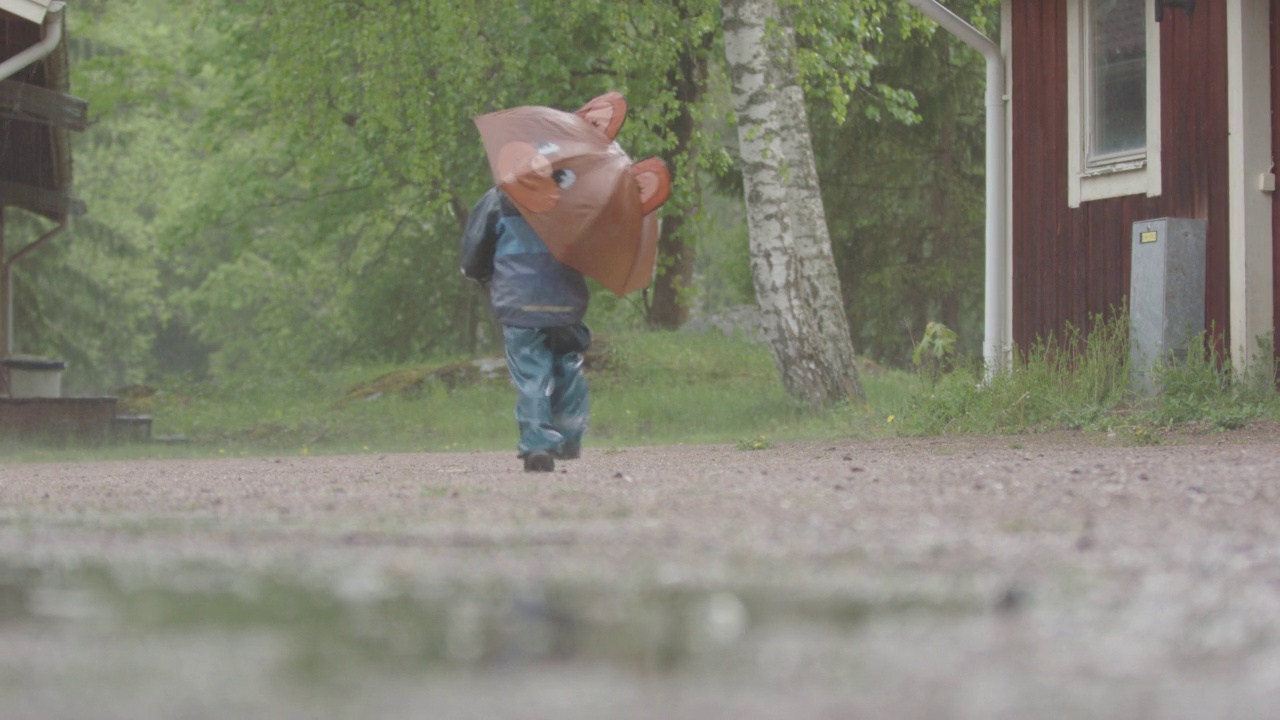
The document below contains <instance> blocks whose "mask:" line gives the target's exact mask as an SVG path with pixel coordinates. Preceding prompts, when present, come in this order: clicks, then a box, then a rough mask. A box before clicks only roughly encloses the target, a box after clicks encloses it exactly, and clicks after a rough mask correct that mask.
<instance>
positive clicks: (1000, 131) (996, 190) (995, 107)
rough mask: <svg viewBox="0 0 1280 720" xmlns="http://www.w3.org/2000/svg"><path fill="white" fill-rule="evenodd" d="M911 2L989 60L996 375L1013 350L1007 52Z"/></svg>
mask: <svg viewBox="0 0 1280 720" xmlns="http://www.w3.org/2000/svg"><path fill="white" fill-rule="evenodd" d="M906 1H907V4H909V5H911V6H912V7H914V8H915V9H917V10H919V11H920V12H922V13H924V14H925V15H927V16H929V17H930V18H931V19H932V20H933V21H934V22H936V23H938V24H939V25H941V26H942V27H943V29H945V30H946V31H947V32H949V33H951V34H952V35H954V36H956V37H957V38H958V39H960V40H961V41H962V42H964V44H966V45H968V46H969V47H971V48H973V49H974V50H977V51H978V52H980V53H982V56H983V57H984V58H986V61H987V93H986V103H987V154H986V180H987V190H986V193H987V227H986V300H985V303H986V314H985V318H986V319H985V322H984V336H983V341H982V355H983V358H984V359H985V361H986V374H987V377H988V378H990V377H991V375H992V374H993V373H994V372H995V371H996V370H998V369H1000V368H1002V367H1003V366H1004V364H1005V360H1006V357H1007V353H1008V350H1009V348H1007V347H1005V345H1004V337H1005V334H1004V318H1005V308H1006V307H1007V304H1006V297H1005V291H1004V288H1005V268H1006V267H1007V266H1006V263H1005V238H1004V232H1003V228H1004V213H1005V166H1004V158H1005V143H1006V131H1005V119H1004V56H1003V55H1002V54H1001V52H1000V46H999V45H996V44H995V42H993V41H992V40H991V39H990V38H988V37H987V36H986V35H983V34H982V33H980V32H978V30H977V28H975V27H973V26H972V25H970V24H969V23H967V22H965V21H964V20H963V19H961V18H960V17H959V16H957V15H956V14H955V13H953V12H951V11H950V10H948V9H947V8H945V7H943V6H942V5H941V4H939V3H938V2H937V0H906Z"/></svg>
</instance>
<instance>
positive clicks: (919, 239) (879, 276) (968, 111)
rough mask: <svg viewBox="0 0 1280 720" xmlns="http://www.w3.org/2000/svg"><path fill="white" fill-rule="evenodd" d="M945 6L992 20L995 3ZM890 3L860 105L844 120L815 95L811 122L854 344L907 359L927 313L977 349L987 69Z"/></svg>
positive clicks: (878, 19) (879, 22)
mask: <svg viewBox="0 0 1280 720" xmlns="http://www.w3.org/2000/svg"><path fill="white" fill-rule="evenodd" d="M947 5H948V7H949V8H951V9H952V10H953V11H955V12H957V13H958V14H960V15H961V16H962V17H965V18H967V19H969V20H971V21H973V22H976V23H977V24H979V26H981V25H982V24H983V23H986V24H988V25H991V24H994V23H991V22H990V20H993V19H994V18H995V17H996V9H997V8H996V6H997V3H994V2H990V1H989V0H967V1H962V2H949V3H947ZM894 10H895V11H894V12H888V13H881V14H879V15H876V16H874V17H873V25H874V27H875V28H876V29H877V32H876V33H875V34H874V36H873V39H872V40H870V41H868V42H867V43H865V44H864V45H863V49H862V52H863V53H865V54H866V55H867V56H869V57H872V58H873V59H874V61H875V62H874V63H873V64H871V65H868V66H865V72H866V73H867V74H866V79H865V81H863V83H862V85H861V86H860V90H859V92H858V93H857V94H856V95H855V96H854V98H855V102H854V103H853V108H855V109H856V112H851V113H849V114H848V117H847V121H845V122H843V123H841V122H840V121H839V117H838V115H837V116H836V117H833V116H832V115H833V114H832V113H826V112H821V111H820V110H821V108H820V106H818V105H815V104H814V103H813V102H811V113H810V122H811V124H812V127H813V135H814V152H815V157H816V160H817V165H818V172H819V175H820V178H821V183H822V195H823V203H824V205H825V208H826V214H827V223H828V227H829V230H830V234H831V242H832V250H833V252H834V254H835V259H836V265H837V268H838V269H839V272H840V282H841V286H842V290H843V292H844V297H845V306H846V307H847V308H848V313H849V317H850V329H851V331H852V333H853V341H854V346H855V347H856V348H858V351H859V352H860V353H862V354H865V355H868V356H870V357H872V358H873V359H875V360H877V361H878V362H882V363H886V364H891V365H895V366H899V367H907V366H909V365H910V364H911V358H912V354H913V351H914V347H913V342H912V338H913V336H914V337H918V336H919V335H920V333H921V332H922V330H923V328H924V327H925V323H926V321H927V320H929V319H935V320H939V321H941V322H942V323H944V324H945V325H947V326H948V327H950V328H952V329H954V330H955V331H956V332H957V333H958V334H959V336H960V337H961V338H962V344H963V347H961V348H959V350H961V351H963V352H965V353H977V352H979V350H980V348H979V346H978V345H977V344H976V340H977V339H979V338H981V308H982V295H981V292H982V247H983V244H982V243H983V218H984V216H983V207H984V205H983V193H984V177H985V169H984V156H983V150H982V148H983V147H984V142H985V140H984V117H985V109H984V107H983V92H984V86H983V83H984V77H985V76H984V71H983V68H984V63H983V59H982V57H981V56H980V55H979V54H978V53H975V52H973V51H972V50H970V49H969V48H967V47H966V46H964V45H963V43H961V42H960V41H959V40H957V39H956V38H955V37H953V36H952V35H951V34H950V33H947V32H945V31H939V30H935V28H936V26H935V25H934V24H933V22H932V21H929V20H927V19H924V16H923V14H922V13H919V12H916V11H914V10H912V9H910V8H906V7H905V6H902V5H896V6H895V7H894ZM845 27H847V26H843V25H830V26H829V29H830V31H831V32H841V31H843V28H845ZM850 32H853V31H852V30H850ZM966 339H967V340H966Z"/></svg>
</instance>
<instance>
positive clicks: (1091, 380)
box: [0, 317, 1280, 461]
mask: <svg viewBox="0 0 1280 720" xmlns="http://www.w3.org/2000/svg"><path fill="white" fill-rule="evenodd" d="M1127 337H1128V328H1127V325H1126V324H1125V323H1124V322H1123V318H1121V319H1118V320H1117V319H1112V320H1107V321H1104V320H1103V319H1102V318H1100V317H1099V318H1097V319H1096V322H1095V323H1094V327H1093V328H1092V329H1091V330H1090V331H1089V332H1088V333H1082V332H1079V331H1076V330H1074V329H1071V328H1068V331H1067V333H1065V334H1064V336H1063V338H1061V339H1060V340H1053V339H1050V340H1048V341H1044V342H1040V343H1037V344H1036V345H1034V346H1032V347H1031V348H1029V349H1027V350H1026V351H1020V352H1016V353H1014V355H1015V358H1016V360H1015V361H1014V362H1013V363H1012V364H1011V365H1010V367H1008V368H1006V369H1004V370H1003V371H1002V372H999V373H996V374H994V375H993V376H991V377H984V376H983V373H982V370H981V368H980V366H979V365H978V364H976V363H972V362H970V363H963V362H962V363H958V364H957V366H956V367H952V368H949V371H947V372H936V368H935V369H934V370H935V371H931V372H921V373H919V374H915V373H907V372H904V371H898V370H887V369H881V368H878V367H876V366H875V365H874V364H864V365H863V367H864V372H863V374H862V377H861V381H862V385H863V389H864V391H865V393H866V397H867V404H866V405H865V406H854V405H851V404H848V405H841V406H837V407H834V408H829V409H825V410H814V409H812V408H809V407H807V406H805V405H803V404H801V403H799V402H797V401H795V400H793V399H791V398H790V397H788V396H787V394H786V392H785V391H784V390H783V388H782V385H781V383H780V381H779V380H778V376H777V372H776V370H775V369H774V365H773V361H772V358H771V356H770V353H769V350H768V348H767V347H765V346H763V345H760V344H756V343H752V342H750V341H747V340H743V339H731V338H726V337H723V336H720V335H716V334H708V335H696V334H691V333H680V332H641V331H634V332H629V333H624V334H620V335H617V336H614V337H611V338H598V341H597V343H596V345H595V346H594V347H593V350H592V352H591V354H590V355H589V357H588V368H589V369H588V378H589V383H590V387H591V393H592V394H591V429H590V431H589V432H588V435H587V446H588V447H589V448H595V449H597V450H598V451H601V452H617V451H619V450H620V449H622V448H625V447H626V446H629V445H665V444H704V443H710V444H715V443H726V444H730V445H732V446H733V447H735V448H737V449H739V450H768V449H769V448H771V447H773V446H774V445H776V444H777V443H782V442H788V441H795V440H817V439H829V438H875V437H884V436H889V435H894V434H897V435H902V436H916V435H941V434H1014V435H1016V434H1019V433H1034V432H1041V431H1045V430H1052V429H1080V430H1088V431H1098V432H1105V433H1108V434H1109V435H1111V436H1113V437H1114V436H1119V437H1121V438H1122V439H1123V440H1125V441H1127V442H1129V443H1130V444H1133V445H1156V444H1160V443H1161V442H1162V438H1161V434H1160V433H1161V432H1162V431H1164V430H1167V429H1169V428H1174V427H1179V426H1186V425H1199V426H1202V427H1204V428H1207V429H1210V430H1231V429H1235V428H1239V427H1243V426H1245V425H1247V424H1248V423H1250V422H1252V421H1254V420H1258V419H1280V399H1278V398H1277V394H1276V392H1275V389H1274V388H1275V381H1274V374H1273V373H1271V372H1270V371H1269V369H1264V370H1260V371H1258V372H1255V373H1253V374H1252V375H1251V376H1249V377H1236V376H1235V375H1234V374H1233V373H1232V371H1231V369H1230V365H1229V363H1224V362H1223V360H1222V358H1220V357H1218V356H1217V355H1216V354H1215V353H1214V352H1213V351H1212V349H1210V350H1209V351H1208V352H1206V353H1204V354H1201V353H1191V354H1190V357H1189V358H1188V359H1187V360H1186V361H1184V362H1180V363H1172V362H1171V363H1165V364H1162V365H1159V366H1157V367H1156V368H1155V369H1154V371H1153V376H1154V378H1155V381H1156V385H1157V386H1158V387H1159V388H1160V391H1161V392H1160V394H1159V395H1158V396H1156V397H1154V398H1147V397H1143V396H1140V395H1137V394H1135V393H1134V392H1133V391H1132V390H1131V388H1130V383H1129V365H1128V363H1129V360H1128V358H1129V355H1128V342H1127ZM1262 342H1263V346H1262V347H1261V348H1260V349H1261V350H1262V353H1263V356H1268V357H1269V356H1270V355H1268V353H1271V345H1270V341H1269V339H1267V340H1263V341H1262ZM1201 344H1203V345H1204V346H1206V347H1210V348H1212V343H1203V338H1202V339H1201ZM474 360H475V359H471V358H440V359H439V360H438V361H436V362H431V363H423V364H421V365H412V366H374V367H351V368H344V369H341V370H337V371H332V372H319V371H316V372H307V373H302V374H298V375H295V376H291V377H288V378H280V377H253V376H250V377H238V378H235V379H233V380H224V381H219V382H214V381H209V382H198V383H197V382H184V381H175V382H170V383H167V384H165V385H162V386H160V387H157V388H133V389H130V390H129V391H128V392H127V393H121V397H122V400H123V401H125V402H126V403H127V405H128V406H129V407H130V408H131V409H133V410H136V411H138V412H143V413H147V414H150V415H151V416H152V417H153V437H155V438H157V439H165V438H169V439H174V438H181V440H182V442H170V443H164V442H158V443H149V444H139V445H124V446H110V447H97V448H82V449H67V448H52V447H38V446H29V445H27V446H13V445H7V446H5V445H0V456H3V457H4V458H6V459H9V460H16V461H20V460H43V459H51V458H58V459H64V458H77V457H81V458H85V459H110V458H116V457H119V458H134V457H139V456H152V457H165V456H181V457H192V456H194V457H225V456H229V455H230V456H243V455H263V454H292V455H310V454H334V453H382V452H424V451H425V452H439V451H472V450H511V449H513V448H514V447H515V440H516V427H515V420H514V411H513V406H514V392H513V390H512V389H511V387H510V386H509V384H508V382H507V379H506V371H505V366H504V365H503V364H502V361H501V358H500V357H493V358H487V359H484V360H486V362H485V363H477V362H474ZM1015 445H1016V443H1015V444H1014V445H1010V447H1014V446H1015Z"/></svg>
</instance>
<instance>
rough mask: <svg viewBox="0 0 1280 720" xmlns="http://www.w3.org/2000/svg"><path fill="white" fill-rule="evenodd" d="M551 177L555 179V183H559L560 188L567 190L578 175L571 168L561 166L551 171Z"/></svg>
mask: <svg viewBox="0 0 1280 720" xmlns="http://www.w3.org/2000/svg"><path fill="white" fill-rule="evenodd" d="M551 178H552V179H553V180H555V181H556V185H559V186H560V189H561V190H568V189H569V188H571V187H573V183H574V182H575V181H576V180H577V179H578V176H577V174H576V173H574V172H573V171H572V170H569V169H567V168H561V169H560V170H556V171H555V172H553V173H551Z"/></svg>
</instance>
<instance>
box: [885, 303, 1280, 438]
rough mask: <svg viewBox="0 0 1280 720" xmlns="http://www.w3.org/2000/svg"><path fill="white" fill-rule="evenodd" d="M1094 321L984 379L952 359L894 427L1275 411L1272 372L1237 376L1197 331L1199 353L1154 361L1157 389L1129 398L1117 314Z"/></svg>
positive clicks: (1216, 424)
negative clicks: (955, 366)
mask: <svg viewBox="0 0 1280 720" xmlns="http://www.w3.org/2000/svg"><path fill="white" fill-rule="evenodd" d="M1093 321H1094V322H1093V327H1092V329H1091V330H1089V331H1088V332H1087V333H1084V332H1081V331H1080V330H1079V329H1078V328H1074V327H1072V326H1070V325H1068V327H1067V330H1066V332H1065V333H1064V334H1063V336H1062V337H1061V338H1049V339H1047V340H1042V341H1040V342H1037V343H1036V344H1034V345H1032V346H1031V347H1030V348H1028V349H1026V350H1025V351H1021V350H1016V351H1015V352H1014V353H1013V358H1012V361H1011V363H1010V365H1009V366H1008V367H1006V368H1002V369H1000V370H999V371H997V372H994V373H992V374H990V375H989V376H986V375H987V374H986V372H985V368H984V367H983V366H982V364H981V363H979V362H976V361H970V362H968V363H961V364H960V367H959V368H958V369H956V370H955V371H954V372H951V373H950V374H947V375H943V376H941V377H937V378H934V377H933V376H930V375H928V374H924V375H922V378H921V382H920V383H919V384H918V385H917V386H916V387H915V390H914V391H913V392H912V393H911V395H910V396H909V398H908V399H907V400H906V401H905V402H904V403H903V405H902V408H901V410H900V411H899V413H898V414H899V416H900V417H901V422H900V424H899V433H900V434H903V435H938V434H945V433H955V434H974V433H1024V432H1036V431H1041V430H1049V429H1086V430H1104V429H1106V430H1111V429H1114V428H1116V427H1125V428H1129V429H1135V428H1150V429H1156V428H1165V429H1168V428H1172V427H1174V426H1179V425H1188V424H1202V425H1204V426H1206V427H1208V428H1211V429H1235V428H1239V427H1243V426H1244V425H1246V424H1247V423H1248V422H1250V421H1252V420H1255V419H1260V418H1275V417H1280V397H1278V396H1277V394H1276V390H1275V372H1274V368H1273V367H1272V366H1271V365H1270V364H1268V363H1266V362H1261V363H1258V364H1257V365H1256V366H1255V369H1254V371H1253V372H1251V373H1250V374H1249V375H1248V376H1246V377H1236V376H1235V374H1234V373H1233V371H1232V369H1231V364H1230V363H1229V362H1227V361H1226V360H1225V359H1224V358H1223V357H1221V356H1220V355H1219V354H1218V353H1217V352H1216V350H1215V345H1214V343H1212V342H1207V341H1206V337H1207V336H1206V335H1204V334H1202V335H1201V336H1199V337H1198V338H1194V339H1193V340H1192V341H1191V343H1190V347H1192V348H1205V351H1204V352H1189V353H1187V357H1186V359H1185V360H1181V361H1174V360H1167V361H1164V362H1161V363H1157V364H1156V365H1155V366H1154V367H1153V368H1152V369H1151V372H1152V376H1153V379H1154V383H1155V386H1156V388H1157V390H1158V392H1157V394H1156V395H1155V396H1154V397H1145V396H1143V395H1141V394H1138V393H1137V392H1136V391H1135V390H1134V389H1133V384H1132V382H1131V380H1130V366H1129V343H1128V338H1129V327H1128V321H1127V318H1126V316H1125V314H1124V313H1122V312H1113V313H1112V314H1111V316H1110V317H1109V318H1104V317H1103V316H1101V315H1098V316H1095V317H1094V318H1093ZM1259 342H1260V343H1261V347H1260V351H1259V354H1258V357H1261V358H1271V357H1274V352H1273V348H1272V342H1271V339H1270V338H1264V339H1261V340H1260V341H1259ZM1138 434H1142V433H1141V432H1139V433H1138ZM1146 437H1151V436H1150V435H1149V434H1148V435H1146Z"/></svg>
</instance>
